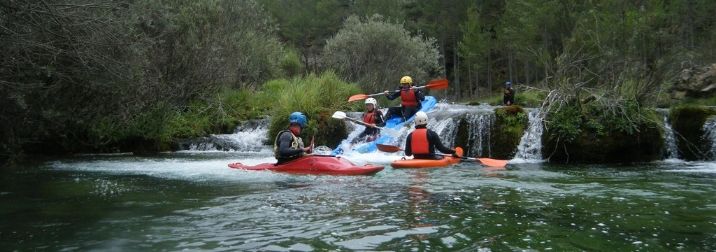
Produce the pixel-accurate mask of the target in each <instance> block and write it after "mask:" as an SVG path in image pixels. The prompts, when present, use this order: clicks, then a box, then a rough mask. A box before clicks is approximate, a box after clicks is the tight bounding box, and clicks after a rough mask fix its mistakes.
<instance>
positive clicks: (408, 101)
mask: <svg viewBox="0 0 716 252" xmlns="http://www.w3.org/2000/svg"><path fill="white" fill-rule="evenodd" d="M384 93H385V96H386V97H388V99H389V100H395V98H398V97H400V107H392V108H389V109H388V113H386V115H385V118H386V119H390V118H391V117H392V116H394V115H399V116H400V117H402V118H403V121H407V120H408V118H410V117H412V116H413V115H415V113H417V112H418V111H419V110H420V108H421V107H422V104H421V102H422V101H423V100H425V95H424V94H423V91H421V90H419V89H414V88H413V78H411V77H410V76H403V78H400V90H399V91H397V92H394V93H392V94H391V93H390V91H388V90H385V92H384Z"/></svg>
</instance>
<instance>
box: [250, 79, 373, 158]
mask: <svg viewBox="0 0 716 252" xmlns="http://www.w3.org/2000/svg"><path fill="white" fill-rule="evenodd" d="M264 87H265V91H264V92H266V93H267V94H270V95H271V96H272V97H271V98H270V99H269V100H270V105H271V110H270V114H271V117H272V118H271V126H270V128H269V133H268V139H269V140H271V141H273V139H274V138H275V136H276V134H278V132H279V131H281V130H283V129H286V127H287V126H288V115H289V114H290V113H292V112H294V111H300V112H303V113H304V114H306V116H307V117H308V127H307V128H306V129H304V132H303V133H302V137H303V138H304V141H305V142H306V143H307V144H308V142H307V141H310V139H311V137H312V136H315V137H316V144H317V145H328V146H336V145H337V144H338V143H339V142H340V140H341V139H343V138H345V137H346V136H347V132H346V130H345V126H344V123H343V121H340V120H336V119H333V118H331V115H333V112H335V111H338V110H349V109H351V105H350V104H348V103H347V102H346V98H347V97H349V96H350V95H352V94H356V93H358V92H359V89H358V87H357V86H356V85H353V84H349V83H346V82H345V81H343V80H341V79H340V78H339V77H338V76H337V75H336V74H335V73H333V72H325V73H323V74H321V75H320V76H319V75H314V74H310V75H308V76H306V77H295V78H293V79H290V80H287V79H278V80H273V81H269V82H268V83H266V84H265V85H264Z"/></svg>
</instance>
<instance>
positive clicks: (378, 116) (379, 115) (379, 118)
mask: <svg viewBox="0 0 716 252" xmlns="http://www.w3.org/2000/svg"><path fill="white" fill-rule="evenodd" d="M375 126H378V127H385V119H383V112H380V110H377V109H376V111H375Z"/></svg>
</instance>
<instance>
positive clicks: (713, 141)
mask: <svg viewBox="0 0 716 252" xmlns="http://www.w3.org/2000/svg"><path fill="white" fill-rule="evenodd" d="M703 130H704V138H706V140H707V141H708V142H709V144H710V147H711V148H710V149H709V150H708V156H709V158H711V160H716V117H714V118H711V119H709V120H708V121H706V123H704V127H703Z"/></svg>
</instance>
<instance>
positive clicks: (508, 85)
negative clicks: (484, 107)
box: [502, 81, 515, 106]
mask: <svg viewBox="0 0 716 252" xmlns="http://www.w3.org/2000/svg"><path fill="white" fill-rule="evenodd" d="M502 104H503V105H505V106H510V105H513V104H515V90H514V89H512V82H510V81H507V82H505V95H503V96H502Z"/></svg>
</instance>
